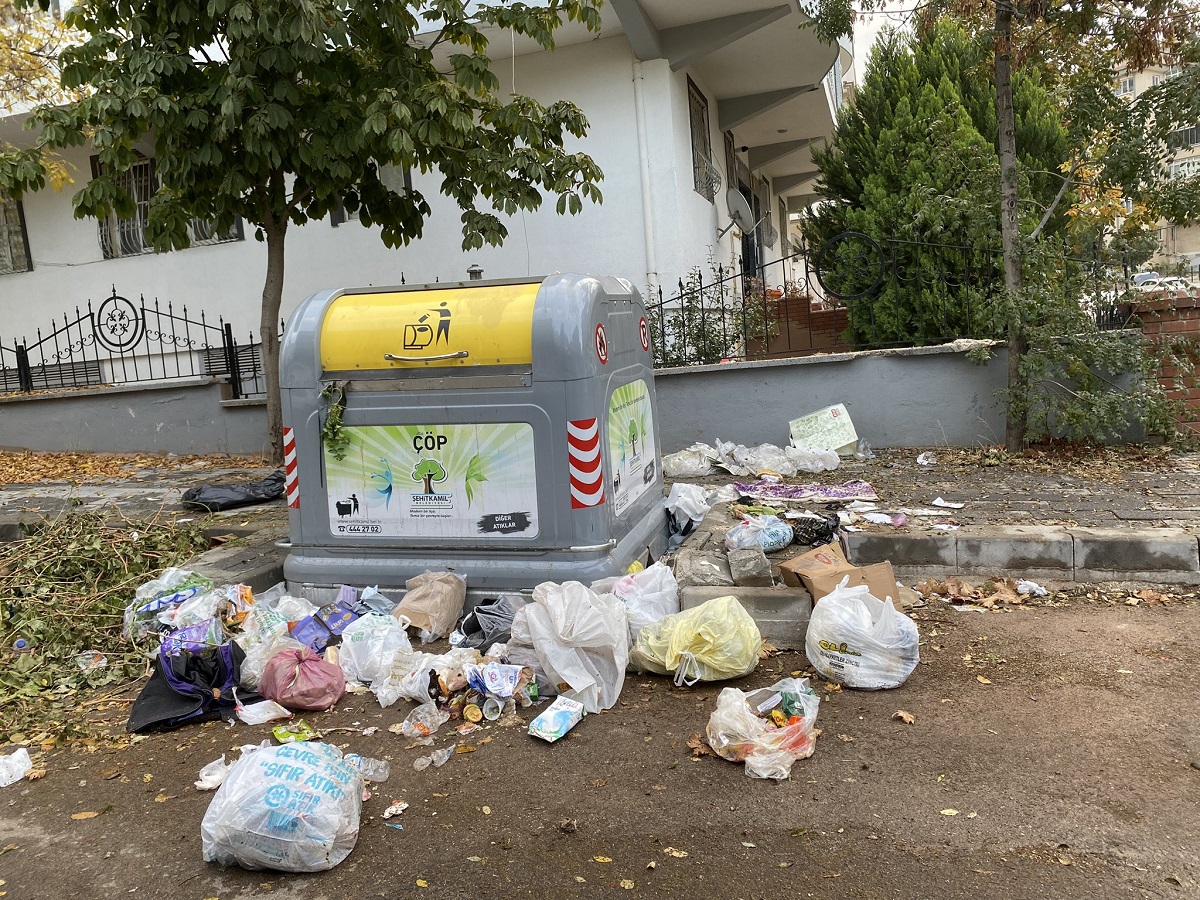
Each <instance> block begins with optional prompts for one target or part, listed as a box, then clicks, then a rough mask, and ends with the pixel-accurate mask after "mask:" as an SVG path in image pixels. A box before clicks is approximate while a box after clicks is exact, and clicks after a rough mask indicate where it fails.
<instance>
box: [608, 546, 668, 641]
mask: <svg viewBox="0 0 1200 900" xmlns="http://www.w3.org/2000/svg"><path fill="white" fill-rule="evenodd" d="M594 588H595V585H593V589H594ZM609 593H611V594H613V595H614V596H615V597H616V598H617V599H618V600H620V601H621V602H622V603H624V604H625V614H626V616H627V618H628V619H629V642H630V643H631V644H632V643H633V642H634V641H636V640H637V635H638V632H639V631H641V630H642V629H643V628H645V627H646V626H647V625H653V624H654V623H655V622H658V621H660V620H661V619H662V618H663V617H664V616H669V615H673V614H674V613H677V612H679V582H677V581H676V580H675V574H674V573H673V572H672V571H671V567H670V566H668V565H667V564H666V563H661V562H656V563H655V564H654V565H652V566H649V567H648V568H645V569H643V570H642V571H640V572H637V573H635V574H633V575H626V576H624V577H623V578H618V579H617V580H616V582H615V583H614V584H613V585H612V586H611V588H609Z"/></svg>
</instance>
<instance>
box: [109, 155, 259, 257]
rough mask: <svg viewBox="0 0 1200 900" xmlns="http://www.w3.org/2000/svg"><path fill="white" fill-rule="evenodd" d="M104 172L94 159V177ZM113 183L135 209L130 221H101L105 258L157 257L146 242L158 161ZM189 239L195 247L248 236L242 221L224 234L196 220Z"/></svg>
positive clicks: (136, 168)
mask: <svg viewBox="0 0 1200 900" xmlns="http://www.w3.org/2000/svg"><path fill="white" fill-rule="evenodd" d="M103 172H104V167H103V165H102V164H101V162H100V158H99V157H98V156H93V157H92V177H93V178H95V177H98V176H99V175H101V174H103ZM113 181H114V182H116V184H117V186H118V187H121V188H123V189H124V190H125V191H126V192H127V193H128V194H129V196H130V197H132V198H133V202H134V206H135V209H134V213H133V215H132V216H130V217H128V218H124V219H122V218H118V217H117V216H116V214H113V215H109V216H106V217H105V218H103V219H101V220H100V225H99V230H100V249H101V251H102V252H103V253H104V258H105V259H119V258H122V257H126V256H140V255H142V254H144V253H153V252H154V247H153V246H151V244H150V241H149V240H147V239H146V225H147V223H148V222H149V219H150V199H151V198H152V197H153V196H154V193H155V191H157V190H158V175H157V174H156V173H155V171H154V160H153V159H142V160H139V161H138V162H136V163H134V164H133V165H132V166H131V167H130V168H129V170H128V171H126V172H121V173H118V174H117V175H115V176H113ZM188 238H189V240H190V241H191V243H192V246H194V247H195V246H205V245H207V244H223V243H226V242H228V241H240V240H244V239H245V233H244V231H243V230H242V221H241V219H237V220H236V221H234V223H233V225H232V226H231V227H230V228H228V229H226V230H224V231H222V230H220V229H218V228H217V227H216V226H215V225H214V224H213V223H212V222H210V221H207V220H205V219H200V218H196V219H192V221H191V222H189V223H188Z"/></svg>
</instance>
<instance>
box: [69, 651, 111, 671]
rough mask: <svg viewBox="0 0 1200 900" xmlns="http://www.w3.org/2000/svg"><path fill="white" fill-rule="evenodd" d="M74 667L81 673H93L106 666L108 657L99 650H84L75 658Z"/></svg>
mask: <svg viewBox="0 0 1200 900" xmlns="http://www.w3.org/2000/svg"><path fill="white" fill-rule="evenodd" d="M75 665H77V666H79V671H81V672H93V671H95V670H96V669H103V668H104V667H105V666H107V665H108V657H107V656H105V655H104V654H103V653H101V652H100V651H99V650H85V651H83V652H82V653H80V654H78V655H77V656H76V657H75Z"/></svg>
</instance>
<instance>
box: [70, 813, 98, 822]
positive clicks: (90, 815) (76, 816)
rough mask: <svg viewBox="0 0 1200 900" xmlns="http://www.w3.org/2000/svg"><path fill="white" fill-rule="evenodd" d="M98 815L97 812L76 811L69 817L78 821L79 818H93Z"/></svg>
mask: <svg viewBox="0 0 1200 900" xmlns="http://www.w3.org/2000/svg"><path fill="white" fill-rule="evenodd" d="M98 815H100V813H98V812H77V813H75V814H74V815H72V816H71V818H72V819H75V820H76V821H78V820H79V819H94V818H96V816H98Z"/></svg>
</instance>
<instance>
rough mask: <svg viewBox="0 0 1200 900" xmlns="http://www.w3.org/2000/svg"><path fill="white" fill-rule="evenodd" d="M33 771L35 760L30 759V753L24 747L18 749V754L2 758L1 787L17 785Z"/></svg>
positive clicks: (0, 768)
mask: <svg viewBox="0 0 1200 900" xmlns="http://www.w3.org/2000/svg"><path fill="white" fill-rule="evenodd" d="M32 769H33V760H31V759H30V758H29V751H28V750H26V749H25V748H24V747H18V748H17V750H16V752H14V753H10V754H8V756H0V787H8V786H9V785H10V784H16V783H17V782H18V781H20V780H21V779H22V778H24V777H25V776H26V775H28V774H29V772H30V770H32Z"/></svg>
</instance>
